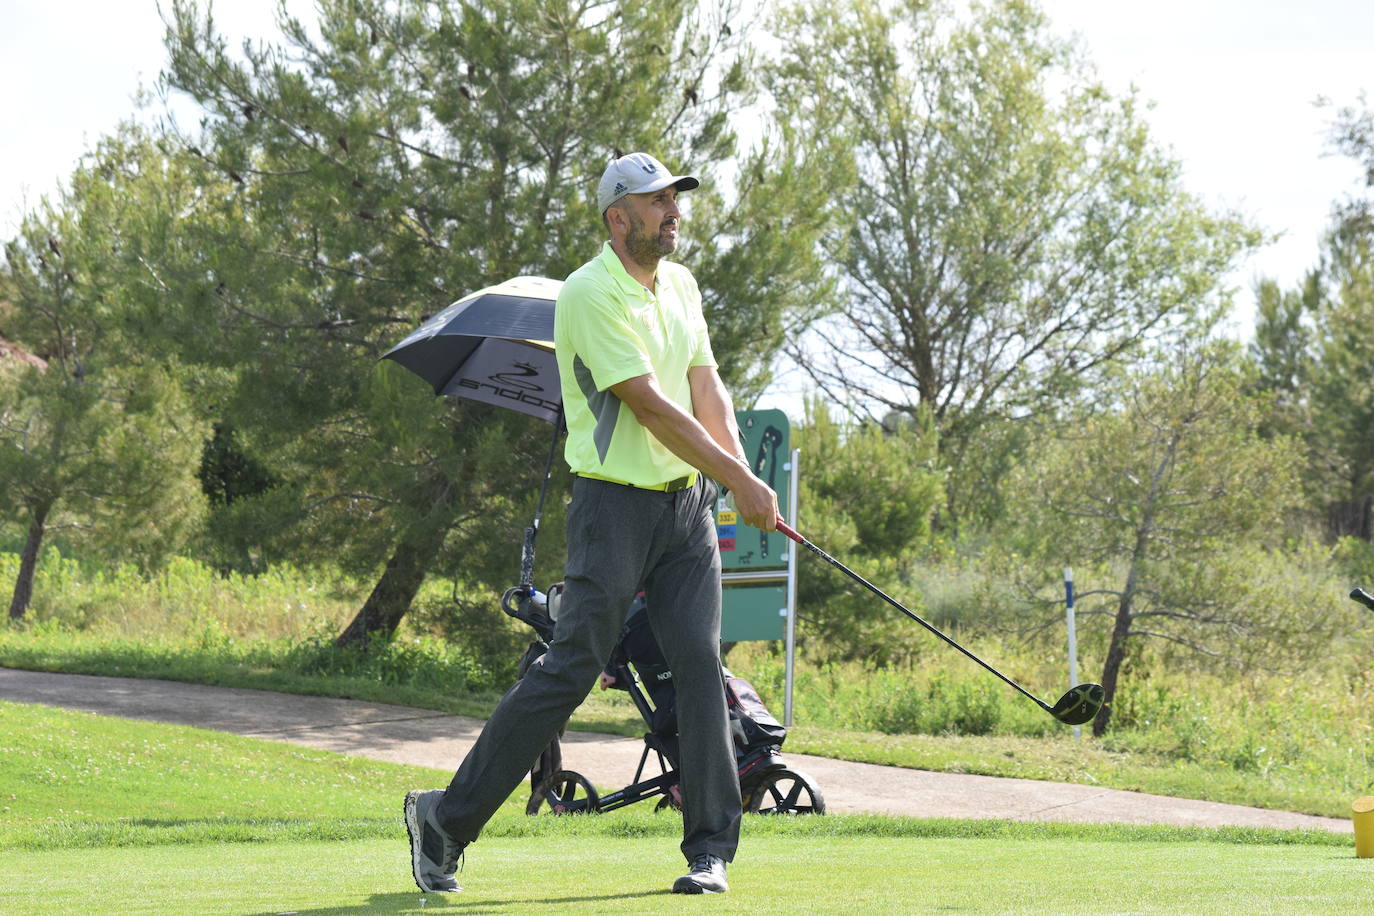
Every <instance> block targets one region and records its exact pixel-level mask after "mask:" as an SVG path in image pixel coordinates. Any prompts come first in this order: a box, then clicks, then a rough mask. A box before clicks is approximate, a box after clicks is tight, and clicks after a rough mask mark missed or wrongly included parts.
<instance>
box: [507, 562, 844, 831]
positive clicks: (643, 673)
mask: <svg viewBox="0 0 1374 916" xmlns="http://www.w3.org/2000/svg"><path fill="white" fill-rule="evenodd" d="M526 543H527V544H528V543H529V538H528V537H527V539H526ZM561 590H562V586H561V584H560V585H555V586H553V587H551V588H550V589H549V593H548V594H545V593H544V592H540V591H538V590H536V589H533V588H531V587H529V586H515V587H514V588H511V589H508V590H507V591H506V593H505V595H504V596H502V598H501V607H502V608H503V609H504V610H505V612H506V613H507V614H509V615H510V616H512V617H514V618H515V619H517V620H519V621H521V622H523V623H525V624H527V625H529V626H530V627H531V628H532V629H533V630H534V632H535V639H534V640H533V641H532V642H531V643H530V646H529V648H528V649H527V650H526V651H525V656H524V658H522V659H521V661H520V669H519V674H520V676H521V677H523V676H524V674H525V672H526V671H527V670H528V669H529V666H530V665H532V664H534V663H535V662H536V661H537V660H538V659H539V658H540V657H541V656H542V655H543V654H544V653H545V652H546V651H548V648H549V646H548V643H549V641H550V640H551V639H553V628H554V618H555V617H556V616H557V608H558V600H559V596H560V592H561ZM644 613H645V612H644V608H643V598H642V596H641V597H637V598H636V599H635V602H634V604H632V605H631V607H630V609H629V613H628V614H627V620H626V627H625V631H624V633H622V638H621V643H620V645H618V646H617V647H616V651H615V652H614V653H613V655H612V658H611V660H610V663H609V664H608V666H607V674H609V675H611V676H613V677H614V679H615V684H614V686H616V687H620V688H623V689H625V690H626V691H627V692H628V693H629V695H630V699H631V700H632V701H633V702H634V704H635V708H636V709H638V710H639V714H640V716H641V718H642V719H643V720H644V725H645V728H646V729H647V731H646V732H645V733H644V750H643V752H642V753H641V754H640V757H639V765H638V766H637V767H636V768H635V774H634V778H633V779H632V780H631V782H630V784H629V785H628V786H626V787H625V788H623V789H620V790H619V791H616V792H612V793H610V794H609V795H600V794H599V793H598V792H597V791H596V788H595V787H594V786H593V785H592V784H591V781H590V780H589V779H587V777H585V776H583V775H582V774H581V773H578V772H576V771H574V770H565V769H563V757H562V750H561V747H560V743H559V740H558V739H557V738H555V739H554V740H553V741H552V742H550V744H549V746H548V747H547V748H545V749H544V751H543V753H541V754H540V755H539V760H538V761H537V762H536V763H535V765H534V767H533V768H532V769H531V770H530V799H529V802H528V803H527V804H526V806H525V813H526V814H538V813H540V812H541V811H548V812H550V813H553V814H574V813H582V812H596V813H600V812H602V811H614V810H616V809H617V808H623V807H625V806H626V805H632V804H634V803H636V802H640V801H644V800H645V799H648V798H654V797H658V799H659V800H658V803H657V805H656V806H655V808H654V810H656V811H662V810H665V809H674V810H678V809H681V807H682V801H681V799H682V795H681V792H680V791H679V773H678V748H677V734H676V721H675V719H676V717H675V716H674V715H673V711H672V705H673V693H672V691H673V688H672V685H671V680H661V679H659V678H657V677H656V674H657V673H662V672H665V671H667V664H666V662H665V661H664V660H663V657H662V653H661V652H659V651H658V647H657V645H656V644H655V643H654V642H653V639H652V634H651V633H650V632H649V630H648V626H647V620H646V619H645V617H644ZM722 670H723V671H724V669H722ZM636 672H637V673H638V675H639V677H638V678H636V676H635V674H636ZM724 675H725V698H726V705H727V708H728V711H729V716H730V730H731V733H732V735H733V736H734V741H735V763H736V767H737V769H738V772H739V779H740V797H741V799H742V801H743V805H744V810H745V811H747V812H751V813H755V814H824V813H825V799H824V797H823V796H822V795H821V790H820V787H819V786H817V785H816V783H815V781H814V780H812V779H811V777H809V776H807V775H806V774H805V773H802V772H799V771H797V770H794V769H792V768H791V767H789V766H788V765H787V764H786V763H785V762H784V761H783V760H782V758H781V757H780V756H779V755H778V747H779V745H781V744H782V742H783V741H784V740H785V739H786V737H787V731H786V729H785V728H783V726H782V725H781V724H780V723H779V722H778V721H777V719H775V718H774V717H773V716H772V714H771V713H769V712H768V709H767V708H766V707H765V706H764V705H763V701H762V700H760V699H759V696H758V693H757V691H755V690H754V688H753V687H752V686H751V685H750V684H749V683H748V682H747V681H745V680H744V679H743V678H738V677H734V676H732V675H731V674H730V672H729V671H724ZM669 677H671V675H669ZM651 680H652V682H653V683H654V685H655V686H653V687H648V688H646V686H645V683H646V682H650V681H651ZM651 694H652V696H651ZM651 756H652V758H653V763H652V764H651V763H650V758H651ZM646 777H647V778H646Z"/></svg>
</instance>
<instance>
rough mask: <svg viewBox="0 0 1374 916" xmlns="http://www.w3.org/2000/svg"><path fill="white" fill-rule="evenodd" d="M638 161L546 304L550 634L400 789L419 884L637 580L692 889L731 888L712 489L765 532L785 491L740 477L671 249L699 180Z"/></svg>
mask: <svg viewBox="0 0 1374 916" xmlns="http://www.w3.org/2000/svg"><path fill="white" fill-rule="evenodd" d="M698 185H699V182H698V181H697V179H696V178H693V177H691V176H688V175H682V176H675V175H673V174H672V173H671V172H669V171H668V169H666V168H665V167H664V166H663V165H662V163H660V162H659V161H658V160H656V159H654V158H653V157H652V156H649V155H647V154H645V153H632V154H630V155H628V156H624V157H621V158H619V159H616V160H614V161H613V162H611V164H610V166H609V167H608V168H607V169H606V171H605V174H603V175H602V176H601V183H600V185H599V186H598V188H597V205H598V208H599V209H600V211H601V214H602V221H603V222H604V223H605V226H606V229H607V231H608V232H609V233H610V241H609V242H607V243H606V244H605V245H604V247H603V248H602V250H601V253H600V254H599V255H598V256H597V257H596V258H594V259H593V260H591V261H589V262H588V263H586V264H584V265H583V266H582V267H580V268H578V269H577V270H576V271H574V272H573V274H572V275H571V276H569V277H568V279H567V282H566V283H565V284H564V285H563V290H562V292H561V293H559V296H558V303H557V306H556V309H555V312H554V342H555V345H556V350H557V355H558V370H559V374H560V376H561V379H562V387H563V406H564V411H565V413H566V416H567V424H568V439H567V445H566V448H565V455H566V457H567V460H568V465H569V467H570V468H571V469H572V471H573V473H574V474H575V475H576V478H575V480H574V481H573V487H572V502H571V504H570V505H569V507H568V537H567V542H568V562H567V568H566V571H565V575H564V582H565V591H564V594H563V603H562V607H561V610H560V612H559V615H558V622H557V625H556V629H555V631H554V638H553V643H552V644H551V645H550V647H549V651H548V653H547V654H546V655H545V656H544V658H543V660H542V663H540V664H535V665H534V666H532V667H531V668H530V670H529V672H528V673H526V674H525V676H524V677H523V678H522V679H521V680H520V681H518V682H517V683H516V684H515V686H514V687H512V688H511V689H510V691H509V692H507V693H506V695H505V696H504V697H503V698H502V699H501V702H500V704H499V705H498V706H497V707H496V710H495V711H494V712H493V713H492V715H491V718H490V719H489V720H488V721H487V724H486V727H485V728H483V730H482V734H481V735H480V736H479V737H478V739H477V742H476V744H474V745H473V747H472V750H471V751H470V752H469V753H468V755H467V757H466V758H465V759H464V760H463V763H462V765H461V766H460V767H459V768H458V772H457V773H456V774H455V775H454V777H453V781H452V782H451V783H449V786H448V788H447V789H435V790H432V791H428V792H424V791H415V792H411V793H409V794H408V795H407V796H406V800H405V817H406V827H407V829H408V831H409V833H410V846H411V858H412V861H413V869H414V874H415V883H416V884H418V885H419V886H420V888H421V890H426V891H456V890H459V887H458V882H457V881H456V880H455V878H454V873H455V872H456V871H457V866H458V860H459V857H460V856H462V854H463V850H464V848H465V847H466V846H467V845H468V844H469V843H471V842H473V841H474V840H476V839H477V836H478V834H480V833H481V831H482V827H483V825H485V824H486V822H487V820H488V819H489V818H490V817H491V816H492V814H494V813H495V812H496V810H497V808H499V807H500V806H501V804H502V803H503V802H504V801H505V800H506V798H507V797H509V796H510V794H511V792H512V791H514V790H515V787H516V786H517V785H519V784H520V782H521V781H522V780H523V779H524V776H525V774H526V773H527V772H528V771H529V769H530V766H531V764H532V763H533V761H534V760H535V758H536V757H538V756H539V752H540V751H541V750H543V749H544V748H545V747H546V746H547V745H548V744H549V742H550V741H551V740H552V739H553V738H554V737H555V736H556V735H557V734H558V729H559V727H560V726H562V725H563V723H564V722H565V721H567V718H568V716H569V715H571V713H572V711H573V710H574V709H575V708H576V707H577V706H578V704H579V703H581V702H582V700H583V699H584V698H585V697H586V695H587V693H588V692H589V691H590V690H591V688H592V685H593V684H594V683H596V680H597V674H598V673H599V672H600V671H601V669H602V666H603V665H604V664H605V663H606V659H607V658H609V657H610V655H611V650H612V648H613V647H614V646H615V644H616V640H617V639H619V637H620V630H621V626H622V624H623V623H624V620H625V608H626V607H627V606H628V605H629V603H630V600H631V598H633V597H634V595H635V593H636V592H638V591H640V590H643V591H644V592H645V596H646V598H647V601H648V607H649V622H650V625H651V627H652V628H653V632H654V635H655V637H656V638H657V639H658V643H659V645H660V646H662V647H663V649H664V654H665V655H666V656H667V661H668V663H669V665H671V667H672V670H673V676H674V680H675V681H676V682H677V695H678V700H677V702H678V728H679V734H680V736H681V748H682V752H681V757H682V760H681V771H682V796H683V826H682V830H683V838H682V847H681V848H682V853H683V855H684V856H686V858H687V861H688V863H689V866H690V868H689V871H688V873H687V874H685V875H683V876H682V877H680V878H678V879H677V880H676V881H675V882H674V884H673V891H674V892H677V893H685V894H700V893H722V892H724V891H725V890H727V889H728V885H727V884H726V879H725V864H726V863H727V862H729V861H730V860H731V859H732V858H733V857H734V854H735V848H736V846H737V845H738V843H739V823H740V795H739V778H738V775H737V773H736V770H735V755H734V752H733V750H732V745H731V742H730V734H729V726H728V724H727V716H726V707H725V696H724V687H723V684H722V680H721V670H720V553H719V551H718V548H717V543H716V531H715V524H714V520H713V515H712V510H713V508H714V503H715V500H716V488H715V486H714V485H713V484H712V483H711V482H710V481H708V480H707V479H706V478H705V476H703V475H709V476H710V477H711V478H712V479H714V480H717V481H720V482H721V483H722V484H724V485H725V486H727V487H729V488H730V490H731V491H732V492H733V493H734V495H735V507H736V509H737V510H738V512H739V513H740V514H741V515H742V516H743V519H744V521H745V522H747V523H748V524H750V525H753V526H755V527H758V528H761V529H763V530H766V531H772V530H774V529H775V520H776V518H777V497H776V495H775V494H774V493H773V491H772V490H771V489H769V488H768V486H767V484H765V483H764V482H763V481H761V480H759V479H758V478H757V477H755V476H754V475H753V473H751V472H750V470H749V465H748V462H747V461H746V459H745V458H744V456H743V454H742V450H741V448H740V441H739V430H738V428H737V426H736V425H735V413H734V406H733V404H732V403H731V400H730V396H729V394H728V393H727V392H726V391H725V387H724V385H723V384H722V383H721V380H720V376H719V375H718V374H717V372H716V361H715V358H714V356H713V355H712V353H711V343H710V339H709V337H708V334H707V329H706V322H705V320H704V318H703V316H702V311H701V293H700V292H699V291H698V289H697V285H696V281H695V280H694V279H693V278H692V275H691V273H690V272H689V271H688V270H687V269H686V268H684V267H682V266H681V265H678V264H674V263H672V262H670V261H664V260H662V259H663V258H664V257H665V256H666V255H669V254H672V252H673V251H675V250H676V249H677V245H678V229H679V224H680V222H681V219H682V214H681V211H679V210H678V202H677V197H678V193H679V192H681V191H690V190H691V189H693V188H695V187H697V186H698Z"/></svg>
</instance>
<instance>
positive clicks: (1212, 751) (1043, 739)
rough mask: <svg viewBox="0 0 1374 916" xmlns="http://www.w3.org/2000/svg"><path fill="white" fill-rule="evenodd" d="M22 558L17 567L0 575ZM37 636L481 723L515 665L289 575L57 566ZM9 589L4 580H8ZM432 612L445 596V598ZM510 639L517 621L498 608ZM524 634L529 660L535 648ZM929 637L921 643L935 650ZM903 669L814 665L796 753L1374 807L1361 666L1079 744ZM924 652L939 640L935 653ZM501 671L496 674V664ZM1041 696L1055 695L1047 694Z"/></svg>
mask: <svg viewBox="0 0 1374 916" xmlns="http://www.w3.org/2000/svg"><path fill="white" fill-rule="evenodd" d="M13 560H14V558H13V555H5V554H0V576H3V575H4V573H5V569H4V567H6V564H7V563H8V564H10V565H13ZM40 571H41V572H42V573H43V578H40V581H39V586H40V588H39V591H38V594H39V595H41V596H45V597H44V598H43V600H42V601H41V602H39V603H37V604H36V605H35V610H34V612H33V613H32V614H31V620H30V621H29V622H28V623H27V624H26V625H24V626H20V627H8V628H3V629H0V664H4V665H8V666H12V667H22V668H30V669H38V670H52V671H67V672H73V673H84V674H105V675H117V676H126V677H156V678H167V679H173V680H185V681H193V682H198V683H207V684H220V685H226V686H236V687H252V688H259V689H269V690H280V691H286V692H295V693H306V694H314V695H322V696H340V697H354V698H358V699H366V700H370V701H375V702H388V703H397V704H403V705H409V706H417V707H423V708H430V709H437V710H442V711H445V712H450V713H456V714H464V715H472V716H483V715H485V714H486V713H487V712H489V711H490V709H491V707H492V705H493V704H494V702H495V699H496V698H497V697H498V696H499V694H500V693H501V692H502V691H504V689H505V688H506V687H507V686H508V684H509V681H508V680H507V678H509V667H510V664H511V662H512V661H513V659H504V658H503V659H500V660H492V659H481V658H477V657H475V656H474V653H473V652H472V651H470V650H466V649H464V648H463V647H462V646H459V645H455V644H454V643H452V642H450V641H446V640H443V639H440V638H438V637H436V636H435V635H433V634H431V633H428V632H417V631H414V630H411V629H403V631H402V632H401V633H400V634H398V637H397V639H396V640H395V641H394V642H392V643H390V644H387V645H382V646H374V647H372V648H371V649H370V650H369V651H367V652H357V651H349V650H340V649H337V648H336V647H334V646H333V645H332V642H331V637H332V635H333V634H334V633H336V632H338V630H339V628H340V627H341V626H342V624H343V623H344V622H346V621H347V620H348V619H349V617H350V616H351V614H352V612H353V610H354V609H355V607H356V603H355V602H356V600H357V598H358V594H357V589H355V588H353V587H352V586H350V585H349V584H348V583H346V582H343V581H342V580H339V579H337V578H333V579H331V578H330V577H329V575H328V574H321V573H315V572H311V571H302V570H293V569H291V568H289V567H282V568H279V569H278V570H277V571H275V572H274V573H273V574H272V575H271V576H268V577H261V578H259V579H244V578H242V577H233V576H230V577H227V578H221V577H219V576H216V575H215V574H213V573H212V572H211V571H210V570H208V569H206V568H205V567H203V566H200V565H199V564H195V563H192V562H191V561H178V562H176V563H174V564H172V565H171V566H169V567H168V569H167V570H166V571H164V572H163V573H162V574H160V575H158V576H153V577H148V576H141V575H139V574H137V573H135V572H134V571H132V570H131V569H129V568H127V567H125V568H119V569H114V570H102V569H99V568H96V569H93V570H92V569H86V568H84V567H82V566H81V565H80V564H77V563H74V562H72V561H70V560H65V559H62V558H60V557H57V556H55V555H53V554H50V555H48V556H46V557H45V560H44V564H43V566H42V567H41V568H40ZM0 581H3V579H0ZM431 600H433V596H431ZM492 626H493V627H501V626H504V627H510V626H511V623H510V621H508V620H507V619H506V618H504V616H503V615H500V614H499V612H498V611H497V610H496V609H495V607H493V609H492ZM511 635H512V636H513V637H514V638H515V640H516V643H517V644H518V640H519V632H518V630H513V631H512V633H511ZM922 636H923V634H920V633H916V634H914V635H913V637H912V638H913V639H918V640H919V639H921V638H922ZM961 641H963V642H965V643H966V644H967V645H969V646H970V647H971V648H973V649H974V651H975V652H978V653H979V654H980V655H982V656H983V657H986V658H989V659H992V660H993V661H994V662H995V663H996V664H997V665H998V666H999V668H1001V669H1002V670H1006V671H1007V672H1008V673H1010V674H1011V676H1013V677H1014V678H1016V679H1017V680H1018V681H1019V682H1021V683H1024V684H1026V685H1028V686H1029V687H1031V688H1032V689H1037V688H1038V689H1040V690H1041V692H1042V693H1043V694H1044V695H1045V696H1047V697H1049V698H1050V699H1053V697H1054V696H1055V695H1057V693H1058V692H1059V690H1058V689H1057V688H1058V687H1062V686H1063V685H1062V684H1060V683H1057V682H1058V681H1060V680H1061V679H1062V677H1063V675H1062V672H1060V671H1059V670H1057V669H1058V666H1059V665H1061V664H1062V661H1061V660H1060V659H1057V658H1055V657H1054V654H1053V653H1046V652H1044V651H1039V650H1034V649H1031V648H1026V647H1023V646H1018V645H1016V644H1014V643H1006V642H1002V641H998V640H989V639H985V638H984V639H979V638H977V637H963V636H962V634H961ZM929 642H930V643H931V645H930V646H929V647H925V650H924V651H918V652H915V653H913V654H912V661H911V662H910V663H909V664H907V665H903V666H898V667H893V668H888V669H880V670H871V669H867V668H864V667H863V666H861V665H858V664H850V665H828V666H827V665H818V664H815V663H812V662H810V661H808V660H807V659H806V658H805V657H803V658H802V660H801V662H800V664H799V665H798V667H797V683H796V688H795V700H796V710H795V722H794V727H793V728H792V730H791V733H790V735H789V738H788V743H787V749H788V750H792V751H795V752H805V753H815V754H820V755H825V756H832V757H839V758H843V759H851V760H859V761H864V762H870V763H880V764H888V765H896V766H906V767H916V768H923V769H932V770H942V771H948V772H964V773H977V774H983V775H993V776H1017V777H1023V778H1031V779H1052V780H1060V781H1067V782H1078V783H1088V784H1095V785H1101V786H1104V787H1112V788H1121V789H1131V790H1139V791H1145V792H1153V793H1159V794H1166V795H1177V796H1181V797H1189V798H1199V799H1206V800H1213V801H1225V802H1232V803H1237V804H1249V805H1258V806H1262V807H1268V808H1275V809H1286V810H1293V811H1300V812H1305V813H1311V814H1322V815H1328V816H1337V817H1344V816H1347V814H1348V812H1349V802H1350V800H1351V799H1352V798H1355V797H1358V796H1360V795H1366V794H1374V771H1372V770H1371V766H1370V764H1371V762H1374V761H1372V760H1371V758H1372V757H1374V723H1371V721H1370V720H1369V719H1368V717H1367V715H1366V711H1367V710H1368V709H1369V708H1371V706H1374V675H1371V674H1370V673H1369V672H1368V671H1367V670H1365V669H1364V668H1362V667H1361V668H1354V669H1352V666H1351V665H1349V664H1345V663H1343V664H1341V665H1335V664H1332V665H1328V666H1325V667H1316V668H1314V670H1312V671H1311V672H1309V673H1308V674H1307V675H1306V676H1305V677H1302V678H1291V677H1290V678H1284V677H1280V676H1277V675H1264V674H1251V675H1247V676H1246V677H1244V678H1238V677H1229V678H1228V677H1223V676H1218V675H1209V674H1206V673H1204V672H1200V671H1197V670H1193V669H1182V668H1180V669H1178V670H1172V669H1171V668H1170V667H1169V666H1168V665H1165V664H1162V663H1161V664H1158V665H1155V666H1153V667H1152V666H1150V665H1148V664H1141V665H1139V666H1137V668H1136V669H1135V670H1133V671H1132V672H1131V677H1130V678H1129V679H1128V680H1127V681H1126V683H1125V684H1124V686H1123V689H1122V691H1121V694H1120V695H1119V697H1118V701H1117V704H1116V708H1115V710H1114V724H1113V728H1112V730H1111V731H1110V732H1109V733H1108V735H1107V736H1105V737H1104V738H1103V739H1100V740H1093V739H1090V738H1087V737H1085V738H1083V739H1082V740H1075V739H1074V738H1072V737H1071V735H1070V732H1069V729H1067V728H1066V727H1065V726H1062V725H1060V724H1059V723H1056V722H1054V721H1053V720H1052V719H1050V718H1049V717H1048V716H1046V715H1044V713H1043V712H1042V711H1041V710H1039V709H1038V708H1037V707H1035V706H1034V704H1032V703H1029V702H1027V701H1026V700H1025V699H1024V698H1023V697H1020V696H1018V695H1017V694H1015V693H1014V692H1012V691H1011V690H1009V689H1008V688H1007V687H1005V685H1002V684H1000V683H998V682H997V681H996V680H995V679H993V678H991V677H990V676H988V675H987V674H986V672H983V671H982V670H981V669H979V668H977V666H975V665H973V664H972V663H970V662H968V661H967V660H966V659H964V658H962V657H960V656H958V655H957V654H956V653H952V652H950V651H949V650H948V649H947V647H944V646H941V645H939V644H938V643H936V642H935V641H934V640H929ZM921 645H922V646H923V645H924V644H923V643H922V644H921ZM498 662H499V663H498ZM728 663H729V664H730V666H731V668H732V669H733V670H734V671H735V673H737V674H740V675H743V676H745V677H747V678H749V679H750V680H751V681H753V683H754V684H755V685H756V686H757V687H758V688H759V689H760V692H761V693H762V695H763V696H764V698H765V699H766V701H767V702H768V703H769V705H770V706H771V707H772V708H773V710H774V711H775V712H776V713H777V714H778V715H779V716H781V712H782V705H783V658H782V656H781V653H780V652H778V651H777V650H776V647H773V646H770V645H766V644H742V645H740V646H738V647H737V648H736V649H735V650H734V651H732V653H731V654H730V657H729V659H728ZM1039 685H1053V686H1052V687H1048V688H1047V687H1043V686H1039ZM572 727H573V728H582V729H591V730H598V731H609V732H615V733H619V734H626V735H638V734H639V733H640V732H641V731H642V724H641V723H640V722H639V719H638V717H637V715H636V713H635V711H634V709H633V707H632V706H630V704H629V703H628V702H627V700H626V699H625V697H624V695H623V694H620V693H618V692H615V691H608V692H605V693H602V692H599V691H593V693H592V695H591V696H590V697H589V698H588V700H587V702H586V703H584V705H583V706H582V708H580V709H579V710H578V712H577V713H576V714H575V716H574V719H573V723H572Z"/></svg>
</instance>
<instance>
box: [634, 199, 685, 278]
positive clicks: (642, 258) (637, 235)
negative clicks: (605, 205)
mask: <svg viewBox="0 0 1374 916" xmlns="http://www.w3.org/2000/svg"><path fill="white" fill-rule="evenodd" d="M629 217H630V231H629V232H628V233H626V235H625V249H626V250H627V251H628V252H629V253H630V257H631V258H633V259H634V261H635V263H636V264H640V265H642V266H644V267H652V266H654V265H656V264H657V263H658V262H659V259H661V258H662V257H663V256H664V255H668V254H672V253H673V252H674V251H675V250H677V239H676V238H675V237H667V238H665V237H664V235H663V226H662V225H661V224H660V225H659V227H658V232H656V233H653V234H650V233H648V232H645V231H644V220H642V219H640V217H639V214H637V213H634V212H630V213H629Z"/></svg>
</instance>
